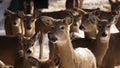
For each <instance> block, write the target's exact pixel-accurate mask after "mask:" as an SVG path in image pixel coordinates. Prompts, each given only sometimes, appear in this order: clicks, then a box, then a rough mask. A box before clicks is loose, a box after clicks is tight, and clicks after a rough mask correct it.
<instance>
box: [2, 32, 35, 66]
mask: <svg viewBox="0 0 120 68" xmlns="http://www.w3.org/2000/svg"><path fill="white" fill-rule="evenodd" d="M36 39H37V34H35V35H34V36H33V37H32V38H31V39H29V40H28V39H25V38H24V37H23V35H21V34H18V35H17V36H0V43H1V45H0V54H1V55H0V60H1V61H3V62H4V63H5V64H6V65H15V67H17V68H20V67H22V68H28V67H27V65H24V64H26V63H28V62H27V61H26V58H25V55H27V51H28V49H29V48H30V47H31V46H33V44H34V42H35V40H36ZM24 62H25V63H24ZM21 63H22V64H21ZM20 64H21V65H20ZM18 65H19V66H18ZM25 66H26V67H25ZM28 66H30V65H29V64H28Z"/></svg>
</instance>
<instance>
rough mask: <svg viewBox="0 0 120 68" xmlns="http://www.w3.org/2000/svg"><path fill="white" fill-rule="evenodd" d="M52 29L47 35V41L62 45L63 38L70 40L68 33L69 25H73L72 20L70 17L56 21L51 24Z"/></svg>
mask: <svg viewBox="0 0 120 68" xmlns="http://www.w3.org/2000/svg"><path fill="white" fill-rule="evenodd" d="M52 23H53V27H52V29H51V31H50V33H49V34H48V37H49V40H50V41H51V42H53V43H63V42H62V41H66V40H65V38H66V37H67V38H70V37H69V36H70V35H69V31H70V25H71V24H72V23H73V19H72V17H70V16H67V17H65V18H64V19H63V20H56V22H52Z"/></svg>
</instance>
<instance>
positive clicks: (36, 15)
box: [33, 10, 42, 18]
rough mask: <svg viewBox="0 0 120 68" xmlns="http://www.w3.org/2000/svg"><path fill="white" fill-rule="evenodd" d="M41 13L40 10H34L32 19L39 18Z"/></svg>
mask: <svg viewBox="0 0 120 68" xmlns="http://www.w3.org/2000/svg"><path fill="white" fill-rule="evenodd" d="M41 13H42V12H41V11H40V10H35V11H34V14H33V17H34V18H39V17H40V16H41Z"/></svg>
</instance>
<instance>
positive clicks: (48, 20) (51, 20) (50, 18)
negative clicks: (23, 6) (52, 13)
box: [41, 16, 54, 26]
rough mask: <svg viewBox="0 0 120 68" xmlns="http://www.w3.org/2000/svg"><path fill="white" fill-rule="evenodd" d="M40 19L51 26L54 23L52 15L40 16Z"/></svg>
mask: <svg viewBox="0 0 120 68" xmlns="http://www.w3.org/2000/svg"><path fill="white" fill-rule="evenodd" d="M41 21H42V22H43V24H45V25H46V26H53V25H54V19H53V18H52V17H48V16H41Z"/></svg>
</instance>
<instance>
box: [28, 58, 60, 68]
mask: <svg viewBox="0 0 120 68" xmlns="http://www.w3.org/2000/svg"><path fill="white" fill-rule="evenodd" d="M59 60H60V59H59V58H58V57H55V58H53V59H49V60H47V61H42V60H39V59H37V58H34V57H32V56H29V57H28V61H29V63H30V64H31V65H33V66H35V67H37V68H56V67H57V66H58V65H59Z"/></svg>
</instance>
